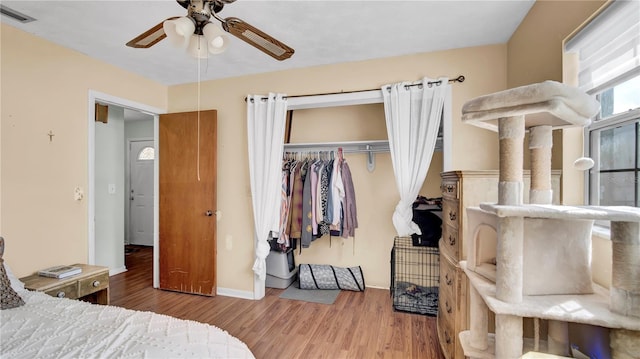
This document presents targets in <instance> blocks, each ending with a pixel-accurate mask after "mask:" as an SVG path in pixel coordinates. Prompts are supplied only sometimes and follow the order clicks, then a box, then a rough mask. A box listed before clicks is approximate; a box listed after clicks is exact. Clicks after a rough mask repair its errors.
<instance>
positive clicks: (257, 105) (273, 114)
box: [247, 93, 287, 280]
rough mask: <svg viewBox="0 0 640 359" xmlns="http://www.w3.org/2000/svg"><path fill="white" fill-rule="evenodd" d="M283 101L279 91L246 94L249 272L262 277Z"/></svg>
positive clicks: (274, 225) (275, 194)
mask: <svg viewBox="0 0 640 359" xmlns="http://www.w3.org/2000/svg"><path fill="white" fill-rule="evenodd" d="M286 113H287V102H286V100H285V99H284V95H283V94H275V93H269V96H268V97H266V98H265V96H262V95H250V96H248V97H247V134H248V137H249V176H250V181H251V200H252V204H253V220H254V225H255V235H256V238H255V242H256V260H255V263H254V264H253V271H254V272H255V274H256V275H257V276H258V277H259V278H260V280H265V279H266V275H267V268H266V262H265V259H266V258H267V256H268V255H269V250H270V246H269V243H268V239H269V232H270V231H274V232H277V231H278V229H279V228H278V226H279V225H278V223H279V220H280V187H281V181H282V179H281V173H282V170H281V167H282V166H281V165H282V151H283V147H284V146H283V143H284V127H285V117H286Z"/></svg>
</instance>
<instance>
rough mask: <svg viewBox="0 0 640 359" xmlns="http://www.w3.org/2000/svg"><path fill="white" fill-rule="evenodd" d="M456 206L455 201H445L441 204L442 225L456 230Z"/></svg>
mask: <svg viewBox="0 0 640 359" xmlns="http://www.w3.org/2000/svg"><path fill="white" fill-rule="evenodd" d="M458 206H459V202H458V201H456V200H446V201H443V202H442V219H443V220H444V223H445V224H448V225H450V226H451V227H453V228H456V229H457V228H458V222H459V221H460V217H459V215H460V214H459V213H458Z"/></svg>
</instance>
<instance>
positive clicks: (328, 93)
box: [244, 75, 465, 101]
mask: <svg viewBox="0 0 640 359" xmlns="http://www.w3.org/2000/svg"><path fill="white" fill-rule="evenodd" d="M464 80H465V77H464V75H460V76H458V77H456V78H454V79H450V80H449V83H455V82H464ZM440 83H441V81H429V82H427V85H439V84H440ZM420 85H422V84H420V83H417V84H411V85H407V86H420ZM387 89H391V87H387ZM379 90H380V89H369V90H353V91H341V92H325V93H316V94H309V95H290V96H283V97H282V98H285V99H286V98H296V97H310V96H324V95H341V94H347V93H358V92H366V91H379ZM262 98H263V99H265V100H266V97H262ZM244 100H245V101H247V98H246V97H245V98H244Z"/></svg>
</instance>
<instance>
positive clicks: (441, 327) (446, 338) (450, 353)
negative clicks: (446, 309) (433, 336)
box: [438, 313, 456, 359]
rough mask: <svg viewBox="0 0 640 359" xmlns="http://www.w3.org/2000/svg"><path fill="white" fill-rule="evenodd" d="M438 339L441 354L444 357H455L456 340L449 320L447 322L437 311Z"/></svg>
mask: <svg viewBox="0 0 640 359" xmlns="http://www.w3.org/2000/svg"><path fill="white" fill-rule="evenodd" d="M438 341H440V347H441V348H442V354H444V357H445V358H446V359H456V358H455V349H456V341H455V335H454V332H453V326H452V323H451V322H448V321H447V319H446V318H445V317H444V316H440V315H439V313H438Z"/></svg>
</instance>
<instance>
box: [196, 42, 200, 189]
mask: <svg viewBox="0 0 640 359" xmlns="http://www.w3.org/2000/svg"><path fill="white" fill-rule="evenodd" d="M199 42H200V41H198V43H199ZM198 46H200V44H198ZM196 61H197V62H198V131H197V132H198V152H197V153H198V154H197V158H196V161H197V164H196V166H197V171H198V182H200V59H196Z"/></svg>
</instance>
